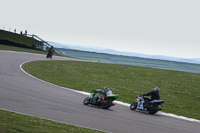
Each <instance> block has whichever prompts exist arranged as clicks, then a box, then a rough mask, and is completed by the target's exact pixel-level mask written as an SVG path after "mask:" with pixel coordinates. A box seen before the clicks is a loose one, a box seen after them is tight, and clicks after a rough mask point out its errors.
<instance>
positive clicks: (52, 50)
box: [49, 46, 54, 54]
mask: <svg viewBox="0 0 200 133" xmlns="http://www.w3.org/2000/svg"><path fill="white" fill-rule="evenodd" d="M49 52H51V53H52V54H53V53H54V48H53V46H51V48H50V49H49Z"/></svg>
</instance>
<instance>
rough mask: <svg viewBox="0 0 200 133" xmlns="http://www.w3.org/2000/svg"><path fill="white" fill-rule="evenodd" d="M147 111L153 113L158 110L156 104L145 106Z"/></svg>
mask: <svg viewBox="0 0 200 133" xmlns="http://www.w3.org/2000/svg"><path fill="white" fill-rule="evenodd" d="M147 111H148V112H149V114H152V115H153V114H155V113H157V112H158V105H153V104H152V105H150V107H148V108H147Z"/></svg>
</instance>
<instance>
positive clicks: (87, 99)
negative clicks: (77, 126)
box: [83, 97, 90, 105]
mask: <svg viewBox="0 0 200 133" xmlns="http://www.w3.org/2000/svg"><path fill="white" fill-rule="evenodd" d="M89 103H90V98H89V97H86V98H85V99H84V101H83V104H84V105H88V104H89Z"/></svg>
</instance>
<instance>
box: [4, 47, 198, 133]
mask: <svg viewBox="0 0 200 133" xmlns="http://www.w3.org/2000/svg"><path fill="white" fill-rule="evenodd" d="M35 60H47V59H46V56H45V55H42V54H32V53H26V52H13V51H4V50H0V108H1V109H5V110H10V111H14V112H20V113H23V114H27V115H31V116H35V117H40V118H45V119H51V120H55V121H59V122H64V123H70V124H74V125H80V126H84V127H88V128H92V129H98V130H101V131H106V132H113V133H147V132H149V133H152V132H156V133H199V131H200V123H199V122H191V121H187V120H183V119H177V118H173V117H169V116H166V115H162V114H159V113H158V114H155V115H150V114H148V113H146V112H141V111H131V110H130V109H129V107H127V106H124V105H120V104H117V105H115V106H113V107H111V108H110V109H108V110H106V109H100V108H98V107H95V106H90V105H88V106H86V105H83V100H84V99H85V98H86V97H87V96H86V95H84V94H80V93H77V92H74V91H71V90H70V89H67V88H63V87H59V86H55V85H52V84H50V83H47V82H43V81H41V80H38V79H36V78H33V77H31V76H30V75H28V74H26V73H24V72H23V71H22V70H21V69H20V65H21V64H22V63H24V62H29V61H35ZM48 60H49V59H48ZM53 60H77V61H80V60H78V59H72V58H68V57H58V56H53ZM66 76H67V75H66ZM134 100H135V99H133V101H134Z"/></svg>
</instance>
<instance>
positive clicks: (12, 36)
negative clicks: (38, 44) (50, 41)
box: [0, 30, 36, 49]
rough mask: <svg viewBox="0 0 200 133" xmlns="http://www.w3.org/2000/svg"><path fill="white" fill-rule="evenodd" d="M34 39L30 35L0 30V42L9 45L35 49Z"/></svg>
mask: <svg viewBox="0 0 200 133" xmlns="http://www.w3.org/2000/svg"><path fill="white" fill-rule="evenodd" d="M35 41H36V40H35V39H34V38H32V37H26V36H23V35H20V34H16V33H12V32H8V31H4V30H0V44H1V45H10V46H15V47H25V48H30V49H35V48H34V47H35Z"/></svg>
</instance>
